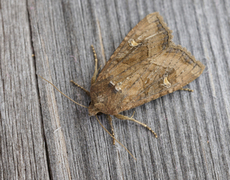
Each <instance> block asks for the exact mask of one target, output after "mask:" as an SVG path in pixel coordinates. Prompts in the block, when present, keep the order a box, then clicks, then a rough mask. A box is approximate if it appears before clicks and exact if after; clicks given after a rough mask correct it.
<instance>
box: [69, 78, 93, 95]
mask: <svg viewBox="0 0 230 180" xmlns="http://www.w3.org/2000/svg"><path fill="white" fill-rule="evenodd" d="M70 82H71V83H73V84H74V85H76V86H77V87H79V88H81V89H82V90H83V91H85V92H86V94H87V95H88V96H90V92H89V91H87V90H86V89H85V88H83V87H81V86H80V85H79V84H77V83H75V82H74V81H73V80H71V81H70Z"/></svg>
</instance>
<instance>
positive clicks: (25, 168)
mask: <svg viewBox="0 0 230 180" xmlns="http://www.w3.org/2000/svg"><path fill="white" fill-rule="evenodd" d="M0 3H1V8H0V11H1V13H0V18H1V21H0V23H1V26H0V33H1V39H0V51H1V55H0V57H1V61H0V68H1V69H0V70H1V71H0V72H1V73H0V100H1V101H0V102H1V106H0V120H1V121H0V122H1V124H0V142H1V150H0V154H1V158H0V177H1V179H230V174H229V173H230V157H229V156H230V145H229V141H230V121H229V120H230V108H229V107H230V98H229V97H230V84H229V82H230V78H229V75H230V60H229V57H230V43H229V42H230V32H229V29H230V25H229V16H230V2H229V1H226V0H225V1H224V0H222V1H221V0H219V1H215V0H203V1H200V0H187V1H182V0H174V1H169V0H164V1H151V0H147V1H144V0H135V1H133V0H128V1H123V0H116V1H103V0H88V1H83V0H82V1H81V0H62V1H61V0H53V1H47V0H38V1H34V0H28V1H25V0H20V2H18V1H14V0H7V1H4V0H2V1H0ZM155 11H158V12H160V14H161V15H162V16H163V17H164V19H165V21H166V22H167V24H168V26H169V27H170V29H172V30H173V35H174V39H173V40H174V42H175V43H176V44H181V45H182V46H184V47H186V48H187V49H188V50H189V51H190V52H191V53H192V54H193V55H194V56H195V57H196V58H197V59H199V60H200V61H201V62H202V63H204V64H205V65H206V69H205V72H204V73H203V74H202V75H201V76H200V77H199V78H198V79H197V80H195V81H194V82H192V83H190V84H189V85H188V87H189V88H191V89H193V90H194V92H193V93H189V92H183V91H178V92H174V93H172V94H169V95H166V96H164V97H162V98H159V99H157V100H155V101H152V102H149V103H147V104H145V105H143V106H141V107H138V108H135V112H136V113H135V118H136V119H138V120H139V121H141V122H144V123H146V124H148V125H149V126H150V127H151V128H152V129H154V130H155V132H156V133H157V134H158V135H159V138H158V139H155V138H154V136H153V135H152V134H151V133H150V132H148V131H147V130H146V129H145V128H143V127H140V126H138V125H136V124H134V123H132V122H128V121H121V120H118V119H115V118H113V124H114V129H115V135H116V138H117V139H118V140H119V141H120V142H121V143H122V144H124V146H126V147H127V148H128V149H129V150H130V151H131V152H132V153H133V155H134V156H135V157H136V158H137V161H135V160H134V159H133V158H132V157H131V156H130V155H129V154H128V153H127V152H126V151H125V150H124V148H122V147H121V146H120V145H118V144H117V143H116V145H115V146H114V145H112V139H111V137H110V136H109V135H108V134H107V133H106V132H105V131H104V130H103V129H102V128H101V126H100V125H99V124H98V122H97V121H96V119H95V117H89V116H88V112H87V109H84V108H82V107H79V106H77V105H75V104H73V103H72V102H71V101H69V100H68V99H67V98H65V97H63V96H62V95H61V94H60V93H59V92H57V91H56V90H55V89H54V88H53V87H52V86H51V85H49V84H47V83H46V82H44V81H43V80H42V79H41V78H39V77H38V76H37V75H38V74H39V75H41V76H43V77H45V78H46V79H49V80H50V81H52V82H53V83H54V84H55V85H56V86H57V87H58V88H59V89H60V90H61V91H63V92H64V93H65V94H67V95H68V96H70V97H71V98H73V99H74V100H76V101H77V102H79V103H81V104H84V105H86V106H87V105H88V104H89V102H90V98H89V97H87V95H86V94H85V93H84V92H82V90H80V89H78V88H77V87H75V86H74V85H72V84H71V83H70V80H71V79H73V80H74V81H76V82H77V83H79V84H81V85H82V86H84V87H85V88H86V89H88V90H89V89H90V80H91V77H92V75H93V71H94V59H93V54H92V51H91V49H90V45H91V44H93V45H94V46H95V49H96V51H97V54H98V59H99V65H102V66H104V64H105V63H106V61H107V60H108V59H109V57H110V56H111V55H112V53H113V52H114V50H115V49H116V48H117V46H118V45H119V44H120V43H121V41H122V39H123V38H124V37H125V36H126V34H127V33H128V32H129V30H130V29H131V28H133V27H134V26H135V25H136V24H137V23H138V22H139V21H140V20H141V19H142V18H144V17H145V16H146V15H147V14H149V13H151V12H155ZM33 53H34V54H35V57H32V54H33ZM133 111H134V110H129V111H127V112H123V114H124V115H129V116H131V115H132V112H133ZM100 120H101V122H102V124H103V125H104V126H105V127H106V128H107V129H109V130H110V127H109V123H108V122H107V120H106V118H105V116H104V115H102V116H100Z"/></svg>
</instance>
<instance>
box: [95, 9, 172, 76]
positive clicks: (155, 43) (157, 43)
mask: <svg viewBox="0 0 230 180" xmlns="http://www.w3.org/2000/svg"><path fill="white" fill-rule="evenodd" d="M172 38H173V37H172V31H171V30H170V29H169V28H168V27H167V25H166V24H165V22H164V21H163V18H162V16H160V14H159V13H158V12H154V13H152V14H149V15H147V16H146V17H145V18H144V19H143V20H141V21H140V22H139V23H138V24H137V25H136V26H135V27H134V28H133V29H132V30H131V31H130V32H129V33H128V34H127V36H126V37H125V38H124V40H123V41H122V42H121V44H120V45H119V47H118V48H117V49H116V50H115V52H114V53H113V55H112V56H111V57H110V59H109V61H108V62H107V63H106V65H105V66H104V68H103V69H102V71H101V72H100V74H99V76H98V78H97V80H102V79H105V78H107V77H109V76H111V75H113V76H114V75H116V74H117V73H119V72H120V71H122V69H127V68H129V67H130V66H132V65H134V64H136V63H138V62H139V63H140V62H141V61H142V60H145V59H146V58H147V57H148V56H152V57H153V56H157V55H158V54H159V53H160V52H161V51H162V50H163V49H166V48H167V47H168V46H169V43H170V41H171V39H172ZM132 40H134V42H135V43H137V46H136V47H135V46H134V47H133V46H130V42H132ZM150 49H151V50H150ZM137 65H138V64H137ZM121 67H122V69H121ZM118 68H119V69H118ZM113 72H114V73H113Z"/></svg>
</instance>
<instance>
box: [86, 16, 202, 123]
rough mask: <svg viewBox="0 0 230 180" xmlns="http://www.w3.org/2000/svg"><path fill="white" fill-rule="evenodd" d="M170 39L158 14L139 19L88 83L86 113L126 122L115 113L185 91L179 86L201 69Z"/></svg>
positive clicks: (199, 72)
mask: <svg viewBox="0 0 230 180" xmlns="http://www.w3.org/2000/svg"><path fill="white" fill-rule="evenodd" d="M171 40H172V31H171V30H170V29H169V28H168V27H167V25H166V23H165V22H164V21H163V18H162V17H161V16H160V15H159V13H158V12H155V13H152V14H149V15H147V16H146V17H145V18H144V19H143V20H141V21H140V22H139V23H138V24H137V25H136V26H135V27H134V28H133V29H132V30H131V31H130V32H129V33H128V35H127V36H126V37H125V38H124V40H123V41H122V43H121V44H120V45H119V47H118V48H117V49H116V51H115V52H114V53H113V55H112V56H111V58H110V59H109V61H108V62H107V63H106V65H105V66H104V68H103V69H102V71H101V72H100V73H99V75H98V77H97V79H96V80H95V81H93V82H92V85H91V88H90V97H91V104H90V106H89V107H88V111H89V114H90V115H91V116H95V115H96V114H97V113H99V112H102V113H104V114H109V115H114V116H115V117H117V118H121V119H128V118H126V117H124V116H122V115H120V114H119V113H120V112H122V111H125V110H129V109H132V108H135V107H137V106H140V105H142V104H144V103H147V102H149V101H152V100H154V99H157V98H159V97H161V96H164V95H166V94H168V93H172V92H173V91H176V90H188V89H183V86H185V85H187V84H188V83H190V82H191V81H193V80H195V79H196V78H197V77H199V76H200V75H201V73H202V72H203V70H204V68H205V66H204V65H203V64H202V63H201V62H200V61H196V60H195V58H194V57H193V56H192V55H191V54H190V53H189V52H188V51H187V50H186V49H185V48H183V47H181V46H180V45H175V44H174V43H173V42H172V41H171ZM94 54H95V51H94ZM129 120H130V119H129Z"/></svg>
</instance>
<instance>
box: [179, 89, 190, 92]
mask: <svg viewBox="0 0 230 180" xmlns="http://www.w3.org/2000/svg"><path fill="white" fill-rule="evenodd" d="M179 90H181V91H189V92H193V90H192V89H189V88H181V89H179Z"/></svg>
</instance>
